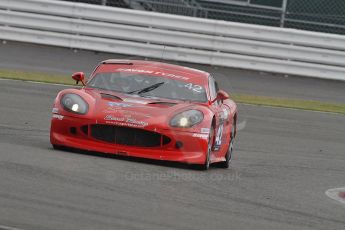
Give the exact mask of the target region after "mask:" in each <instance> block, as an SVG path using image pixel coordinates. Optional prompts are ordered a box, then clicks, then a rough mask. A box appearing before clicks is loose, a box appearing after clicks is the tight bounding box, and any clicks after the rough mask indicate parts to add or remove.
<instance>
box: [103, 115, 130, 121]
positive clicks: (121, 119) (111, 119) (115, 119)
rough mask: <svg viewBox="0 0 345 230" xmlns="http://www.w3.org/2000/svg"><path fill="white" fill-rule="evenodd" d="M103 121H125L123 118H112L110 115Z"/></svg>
mask: <svg viewBox="0 0 345 230" xmlns="http://www.w3.org/2000/svg"><path fill="white" fill-rule="evenodd" d="M104 120H107V121H125V118H124V117H113V116H112V115H107V116H105V118H104Z"/></svg>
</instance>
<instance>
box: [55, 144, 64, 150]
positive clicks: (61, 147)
mask: <svg viewBox="0 0 345 230" xmlns="http://www.w3.org/2000/svg"><path fill="white" fill-rule="evenodd" d="M53 149H55V150H64V149H65V148H64V147H63V146H61V145H53Z"/></svg>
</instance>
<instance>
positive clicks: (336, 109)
mask: <svg viewBox="0 0 345 230" xmlns="http://www.w3.org/2000/svg"><path fill="white" fill-rule="evenodd" d="M232 98H233V99H234V100H235V101H236V102H237V103H244V104H253V105H264V106H274V107H284V108H293V109H303V110H312V111H322V112H331V113H340V114H343V115H345V104H337V103H328V102H320V101H306V100H298V99H288V98H276V97H266V96H255V95H244V94H235V95H232Z"/></svg>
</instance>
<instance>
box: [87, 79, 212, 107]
mask: <svg viewBox="0 0 345 230" xmlns="http://www.w3.org/2000/svg"><path fill="white" fill-rule="evenodd" d="M88 87H91V88H97V89H104V90H111V91H116V92H120V93H126V94H138V95H140V96H142V97H157V98H166V99H174V100H189V101H196V102H206V101H207V97H206V92H205V88H204V87H203V86H201V85H197V84H193V83H189V82H186V81H182V80H176V79H170V78H165V77H159V76H150V75H146V74H135V75H133V74H128V73H123V72H112V73H97V74H96V75H95V76H94V77H93V78H92V79H91V80H90V81H89V82H88Z"/></svg>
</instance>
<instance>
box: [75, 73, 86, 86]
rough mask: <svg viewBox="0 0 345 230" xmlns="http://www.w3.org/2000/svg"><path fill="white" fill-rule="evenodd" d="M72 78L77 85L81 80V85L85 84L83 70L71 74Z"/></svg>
mask: <svg viewBox="0 0 345 230" xmlns="http://www.w3.org/2000/svg"><path fill="white" fill-rule="evenodd" d="M72 79H73V80H75V83H76V84H77V85H78V83H79V82H80V81H81V83H82V84H83V85H85V82H84V79H85V74H84V73H83V72H77V73H74V74H73V75H72Z"/></svg>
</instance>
